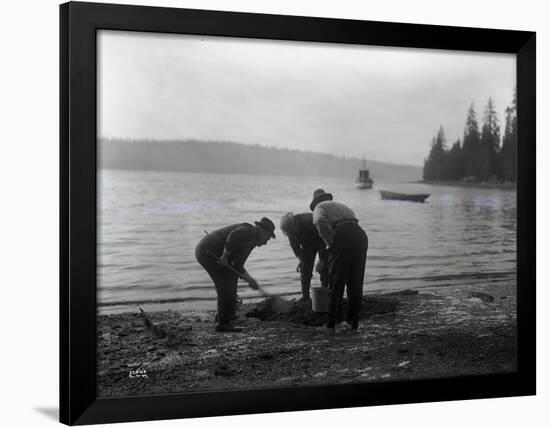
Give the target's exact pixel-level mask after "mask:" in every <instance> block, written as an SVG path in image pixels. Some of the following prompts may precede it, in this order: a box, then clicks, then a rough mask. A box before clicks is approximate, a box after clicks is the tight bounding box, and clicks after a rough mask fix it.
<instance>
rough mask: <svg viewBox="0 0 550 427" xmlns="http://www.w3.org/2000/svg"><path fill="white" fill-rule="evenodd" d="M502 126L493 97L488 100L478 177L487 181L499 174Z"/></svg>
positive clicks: (482, 131) (482, 130)
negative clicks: (500, 125)
mask: <svg viewBox="0 0 550 427" xmlns="http://www.w3.org/2000/svg"><path fill="white" fill-rule="evenodd" d="M499 150H500V127H499V123H498V117H497V113H496V111H495V105H494V103H493V100H492V98H489V100H488V101H487V107H486V108H485V114H484V117H483V127H482V129H481V139H480V150H479V169H478V178H480V179H481V180H483V181H487V180H488V179H489V178H491V177H493V176H494V177H496V176H497V175H498V174H499V172H500V171H499V164H498V153H499Z"/></svg>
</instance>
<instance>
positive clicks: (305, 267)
mask: <svg viewBox="0 0 550 427" xmlns="http://www.w3.org/2000/svg"><path fill="white" fill-rule="evenodd" d="M317 250H318V249H317V248H303V250H302V255H301V257H300V260H301V262H302V270H301V271H300V281H301V283H302V296H304V297H305V298H309V288H310V286H311V278H312V277H313V267H314V266H315V257H316V256H317ZM326 258H327V255H326V252H325V251H324V250H320V251H319V263H320V264H321V265H320V270H319V275H320V276H321V277H320V279H321V286H327V284H328V266H327V265H328V263H327V259H326Z"/></svg>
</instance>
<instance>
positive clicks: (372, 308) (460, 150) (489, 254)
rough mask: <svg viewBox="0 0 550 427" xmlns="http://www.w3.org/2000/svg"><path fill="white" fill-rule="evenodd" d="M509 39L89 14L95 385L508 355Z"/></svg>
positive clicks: (512, 265)
mask: <svg viewBox="0 0 550 427" xmlns="http://www.w3.org/2000/svg"><path fill="white" fill-rule="evenodd" d="M516 110H517V94H516V56H515V55H513V54H503V53H489V52H468V51H450V50H449V51H445V50H431V49H419V48H397V47H384V46H366V45H346V44H337V43H320V42H297V41H281V40H260V39H245V38H236V37H215V36H200V35H185V34H160V33H140V32H126V31H117V30H100V31H98V33H97V167H98V172H97V236H98V237H97V395H98V396H99V397H125V396H137V395H155V394H166V393H185V392H204V391H217V390H246V389H261V388H265V387H269V388H273V387H300V386H309V385H331V384H355V383H379V382H394V381H406V380H418V379H441V378H455V377H462V376H476V375H486V374H499V373H514V372H516V370H517V351H518V349H517V308H516V296H517V292H516V285H517V283H516V275H517V261H516V259H517V241H516V238H517V229H516V224H517V211H516V208H517V197H516V196H517V192H516V181H517V171H516V165H517V147H518V144H521V143H522V142H521V141H518V137H517V135H518V134H517V112H516Z"/></svg>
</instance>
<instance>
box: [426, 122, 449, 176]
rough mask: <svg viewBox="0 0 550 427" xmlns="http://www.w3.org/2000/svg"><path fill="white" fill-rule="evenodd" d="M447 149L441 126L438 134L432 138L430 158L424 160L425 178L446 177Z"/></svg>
mask: <svg viewBox="0 0 550 427" xmlns="http://www.w3.org/2000/svg"><path fill="white" fill-rule="evenodd" d="M445 149H446V140H445V133H444V132H443V126H440V127H439V131H438V132H437V135H436V136H435V137H434V138H433V139H432V147H431V149H430V154H429V155H428V159H426V161H425V162H424V172H423V177H424V180H426V181H439V180H442V179H445V172H444V171H445V162H446V152H445Z"/></svg>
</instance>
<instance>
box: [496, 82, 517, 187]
mask: <svg viewBox="0 0 550 427" xmlns="http://www.w3.org/2000/svg"><path fill="white" fill-rule="evenodd" d="M516 96H517V95H516V89H515V88H514V97H513V99H512V105H511V106H509V107H507V108H506V120H505V124H504V135H503V137H502V150H501V152H500V174H499V176H500V178H501V179H503V180H504V181H512V182H515V181H516V180H517V171H516V161H517V138H518V136H517V113H516V109H517V107H516V103H517V100H516Z"/></svg>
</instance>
